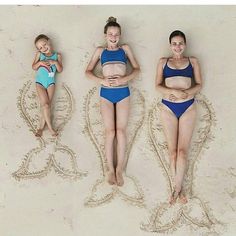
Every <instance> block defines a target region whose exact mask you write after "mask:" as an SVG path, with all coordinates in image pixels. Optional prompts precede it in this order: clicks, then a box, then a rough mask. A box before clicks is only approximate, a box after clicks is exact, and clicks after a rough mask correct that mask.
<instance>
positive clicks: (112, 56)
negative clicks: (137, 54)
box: [100, 48, 130, 104]
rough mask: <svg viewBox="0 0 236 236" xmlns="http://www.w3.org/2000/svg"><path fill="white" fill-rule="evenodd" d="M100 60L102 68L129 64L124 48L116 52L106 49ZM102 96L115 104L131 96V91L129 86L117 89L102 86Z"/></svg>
mask: <svg viewBox="0 0 236 236" xmlns="http://www.w3.org/2000/svg"><path fill="white" fill-rule="evenodd" d="M100 60H101V64H102V66H104V65H107V64H112V63H121V64H125V65H126V64H127V56H126V54H125V51H124V50H123V49H122V48H119V49H118V50H115V51H112V50H107V49H104V50H103V52H102V54H101V57H100ZM100 96H101V97H103V98H105V99H107V100H108V101H110V102H112V103H114V104H115V103H117V102H120V101H121V100H123V99H124V98H126V97H128V96H130V90H129V87H128V84H125V85H121V86H117V87H106V86H102V87H101V90H100Z"/></svg>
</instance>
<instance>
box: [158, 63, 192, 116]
mask: <svg viewBox="0 0 236 236" xmlns="http://www.w3.org/2000/svg"><path fill="white" fill-rule="evenodd" d="M167 62H168V59H167V61H166V64H165V66H164V68H163V77H164V79H166V78H169V77H174V76H183V77H190V78H193V67H192V64H191V62H190V60H189V65H188V66H187V67H186V68H184V69H172V68H170V67H169V66H168V65H167ZM162 103H163V104H165V105H166V106H167V107H168V108H170V110H171V111H172V112H173V113H174V114H175V116H176V117H177V118H178V119H179V118H180V117H181V115H182V114H183V113H184V112H185V111H186V110H187V109H188V108H189V107H190V106H191V105H192V104H193V103H194V98H192V99H190V100H188V101H185V102H179V103H177V102H170V101H167V100H165V99H162Z"/></svg>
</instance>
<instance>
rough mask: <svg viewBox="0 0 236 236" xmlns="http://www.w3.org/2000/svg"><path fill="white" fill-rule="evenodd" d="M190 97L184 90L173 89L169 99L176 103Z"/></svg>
mask: <svg viewBox="0 0 236 236" xmlns="http://www.w3.org/2000/svg"><path fill="white" fill-rule="evenodd" d="M187 97H188V93H186V92H184V91H183V90H178V89H173V90H172V91H171V94H170V95H169V99H170V100H171V101H176V100H178V99H186V98H187Z"/></svg>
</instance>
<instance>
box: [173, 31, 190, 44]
mask: <svg viewBox="0 0 236 236" xmlns="http://www.w3.org/2000/svg"><path fill="white" fill-rule="evenodd" d="M175 36H180V37H182V38H183V40H184V42H185V43H186V37H185V34H184V33H183V32H182V31H180V30H175V31H173V32H172V33H171V34H170V36H169V42H170V43H171V40H172V38H174V37H175Z"/></svg>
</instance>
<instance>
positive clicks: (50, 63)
mask: <svg viewBox="0 0 236 236" xmlns="http://www.w3.org/2000/svg"><path fill="white" fill-rule="evenodd" d="M47 62H48V63H49V65H50V66H52V65H55V64H56V61H55V60H47Z"/></svg>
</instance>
